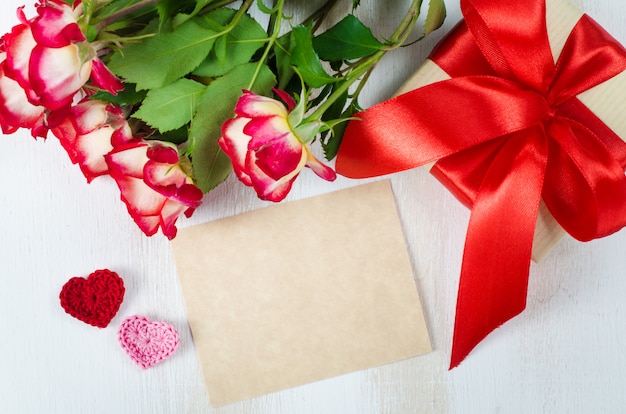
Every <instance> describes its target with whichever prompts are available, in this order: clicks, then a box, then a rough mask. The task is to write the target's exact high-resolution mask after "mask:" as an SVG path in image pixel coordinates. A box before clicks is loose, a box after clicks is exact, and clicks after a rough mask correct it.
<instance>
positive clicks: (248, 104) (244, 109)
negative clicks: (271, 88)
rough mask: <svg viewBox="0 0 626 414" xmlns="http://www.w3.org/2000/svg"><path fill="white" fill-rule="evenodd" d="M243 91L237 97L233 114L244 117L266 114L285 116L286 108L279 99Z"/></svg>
mask: <svg viewBox="0 0 626 414" xmlns="http://www.w3.org/2000/svg"><path fill="white" fill-rule="evenodd" d="M243 92H244V93H243V96H241V97H240V98H239V100H238V101H237V105H236V106H235V114H237V115H239V116H241V117H245V118H257V117H266V116H280V117H282V118H287V115H288V112H287V108H285V106H284V105H283V104H282V103H280V102H279V101H277V100H275V99H272V98H268V97H266V96H261V95H257V94H255V93H253V92H250V91H245V90H244V91H243Z"/></svg>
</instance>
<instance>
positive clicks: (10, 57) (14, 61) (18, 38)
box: [4, 24, 38, 104]
mask: <svg viewBox="0 0 626 414" xmlns="http://www.w3.org/2000/svg"><path fill="white" fill-rule="evenodd" d="M4 44H5V49H6V64H5V74H6V76H8V77H9V78H11V79H14V80H16V81H17V82H18V83H19V85H20V86H21V87H22V88H24V90H25V92H26V94H27V96H28V97H29V99H32V100H33V101H34V102H33V103H34V104H37V103H38V100H37V99H38V98H37V96H36V94H35V93H34V92H32V91H31V85H30V76H29V66H30V56H31V53H32V51H33V49H34V48H35V46H37V42H35V39H34V38H33V34H32V32H31V30H30V27H28V26H27V25H25V24H21V25H17V26H14V27H13V29H12V30H11V33H8V34H6V35H5V36H4Z"/></svg>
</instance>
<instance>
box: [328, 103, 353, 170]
mask: <svg viewBox="0 0 626 414" xmlns="http://www.w3.org/2000/svg"><path fill="white" fill-rule="evenodd" d="M357 112H359V108H358V107H357V106H356V104H354V102H353V103H351V104H350V105H349V106H348V108H347V109H346V110H345V111H344V112H343V113H342V114H341V115H340V116H339V117H338V119H339V118H341V119H344V121H343V122H341V123H339V124H336V125H335V126H334V127H333V131H332V134H330V135H329V136H328V139H326V140H324V142H322V149H323V150H324V157H326V159H327V160H329V161H330V160H332V159H333V158H335V157H336V156H337V152H339V147H340V146H341V141H342V140H343V135H344V133H345V132H346V128H347V127H348V122H349V121H348V118H350V117H352V116H353V115H354V114H356V113H357Z"/></svg>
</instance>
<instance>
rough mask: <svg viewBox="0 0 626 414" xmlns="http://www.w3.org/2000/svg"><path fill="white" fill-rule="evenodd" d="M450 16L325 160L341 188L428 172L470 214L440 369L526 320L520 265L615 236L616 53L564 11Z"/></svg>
mask: <svg viewBox="0 0 626 414" xmlns="http://www.w3.org/2000/svg"><path fill="white" fill-rule="evenodd" d="M461 10H462V12H463V17H464V19H463V21H461V22H460V23H459V24H458V25H457V26H456V27H455V28H454V29H453V30H452V31H451V32H450V33H448V35H447V36H446V37H445V38H444V39H443V40H442V41H441V42H440V43H439V44H438V45H437V46H436V47H435V49H434V50H433V52H432V53H431V55H430V57H429V59H427V61H426V62H425V63H424V64H423V65H422V67H421V68H420V69H419V70H418V71H417V72H416V73H415V74H414V75H413V76H412V77H411V78H410V79H409V80H408V81H407V82H406V84H405V85H404V86H403V87H402V88H401V89H400V91H398V93H397V94H396V96H394V97H393V98H392V99H390V100H388V101H385V102H382V103H380V104H377V105H375V106H373V107H371V108H369V109H367V110H365V111H363V112H361V113H359V114H357V115H356V117H357V118H359V119H358V120H355V121H352V122H351V123H350V124H349V125H348V128H347V130H346V133H345V135H344V138H343V141H342V145H341V147H340V150H339V153H338V156H337V161H336V169H337V172H338V173H339V174H342V175H344V176H348V177H353V178H365V177H373V176H379V175H385V174H390V173H394V172H398V171H403V170H407V169H411V168H415V167H419V166H428V167H429V168H430V169H431V173H433V175H434V176H435V177H436V178H437V179H438V180H439V181H441V182H442V183H443V184H444V185H445V186H446V187H447V188H448V189H449V190H450V191H451V192H452V193H453V194H454V195H455V196H456V197H457V198H458V199H459V200H460V201H461V202H463V203H464V204H465V205H467V206H468V207H469V208H470V209H471V216H470V222H469V227H468V232H467V236H466V243H465V251H464V254H463V266H462V269H461V278H460V285H459V293H458V298H457V310H456V320H455V329H454V339H453V345H452V362H451V367H455V366H456V365H458V364H459V363H460V362H461V361H462V360H463V359H464V358H465V356H467V354H468V353H469V352H470V351H471V350H472V349H473V348H474V347H475V346H476V345H477V344H478V343H480V342H481V341H482V339H484V338H485V337H486V336H487V335H488V334H489V333H490V332H492V331H493V330H494V329H496V328H497V327H499V326H500V325H501V324H502V323H504V322H506V321H507V320H509V319H511V318H513V317H514V316H516V315H518V314H519V313H521V312H522V311H523V310H524V308H525V306H526V290H527V286H528V275H529V267H530V260H531V258H532V259H534V260H537V261H538V260H541V259H542V258H543V257H545V256H546V255H547V254H548V252H549V251H550V249H551V248H552V247H553V246H554V245H555V244H556V243H558V241H559V240H560V239H561V237H562V236H563V235H564V234H566V232H567V233H569V234H570V235H572V236H573V237H574V238H576V239H578V240H581V241H588V240H592V239H595V238H599V237H604V236H606V235H609V234H612V233H614V232H616V231H618V230H620V229H621V228H623V226H624V225H626V177H625V176H624V168H625V166H626V143H625V142H624V138H625V137H626V122H625V119H624V117H623V116H622V111H623V110H624V108H626V75H625V74H624V70H625V69H626V50H625V49H624V48H623V47H622V46H621V45H620V44H619V42H617V41H616V40H615V39H613V38H612V37H611V36H610V35H609V34H608V33H607V32H606V31H605V30H604V29H603V28H602V27H600V26H599V25H598V24H597V23H596V22H594V21H593V20H592V19H591V18H590V17H589V16H587V15H585V14H584V13H582V12H581V11H580V10H578V9H577V8H576V7H575V6H573V5H572V4H571V3H570V2H569V1H567V0H531V1H526V2H514V1H506V2H503V1H496V0H461Z"/></svg>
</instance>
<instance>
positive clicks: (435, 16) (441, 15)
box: [424, 0, 446, 36]
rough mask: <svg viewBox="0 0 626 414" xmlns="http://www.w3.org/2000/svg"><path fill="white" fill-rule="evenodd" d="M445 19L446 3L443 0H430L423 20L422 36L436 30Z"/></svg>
mask: <svg viewBox="0 0 626 414" xmlns="http://www.w3.org/2000/svg"><path fill="white" fill-rule="evenodd" d="M445 19H446V4H445V3H444V1H443V0H430V2H429V3H428V14H427V15H426V21H425V22H424V36H426V35H428V34H429V33H431V32H433V31H435V30H437V29H438V28H439V27H441V25H442V24H443V21H444V20H445Z"/></svg>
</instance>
